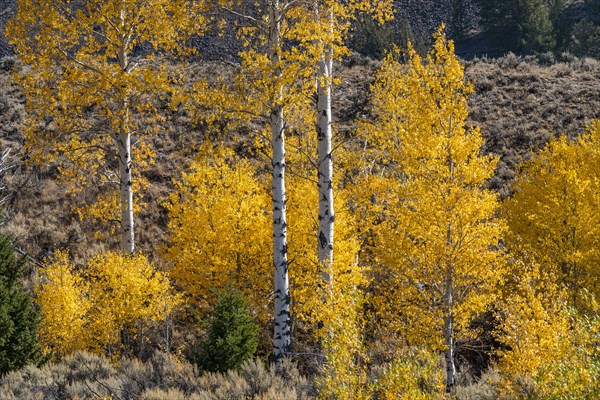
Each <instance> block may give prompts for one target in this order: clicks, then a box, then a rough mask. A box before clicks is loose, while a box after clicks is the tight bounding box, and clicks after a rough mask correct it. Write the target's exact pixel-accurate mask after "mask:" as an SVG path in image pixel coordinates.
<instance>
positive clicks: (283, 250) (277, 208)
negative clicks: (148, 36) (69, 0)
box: [269, 0, 291, 364]
mask: <svg viewBox="0 0 600 400" xmlns="http://www.w3.org/2000/svg"><path fill="white" fill-rule="evenodd" d="M271 7H272V9H271V15H270V17H271V26H270V30H271V31H270V38H269V39H270V43H269V44H270V47H271V54H270V55H271V63H272V65H273V66H274V76H273V79H274V80H275V82H276V85H278V86H279V87H278V88H277V92H276V95H275V97H276V98H274V99H272V103H271V134H272V139H271V145H272V152H273V169H272V171H273V177H272V179H273V266H274V271H275V279H274V289H275V290H274V292H275V328H274V334H273V356H274V359H275V363H276V364H277V363H278V362H279V360H281V358H282V357H285V356H286V355H287V354H288V353H289V351H290V345H291V320H290V286H289V279H288V259H287V217H286V201H287V199H286V191H285V121H284V117H283V105H282V97H283V92H282V88H281V86H280V82H281V74H282V72H281V67H280V66H279V63H280V60H281V59H280V55H279V50H280V49H279V48H280V43H281V42H280V41H281V14H280V7H279V1H278V0H274V1H273V2H272V3H271Z"/></svg>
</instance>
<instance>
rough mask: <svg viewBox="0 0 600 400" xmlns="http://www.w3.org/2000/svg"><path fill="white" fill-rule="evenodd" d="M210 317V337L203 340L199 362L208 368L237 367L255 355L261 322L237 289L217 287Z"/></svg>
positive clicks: (222, 369) (212, 369)
mask: <svg viewBox="0 0 600 400" xmlns="http://www.w3.org/2000/svg"><path fill="white" fill-rule="evenodd" d="M216 295H217V302H216V303H215V306H214V308H213V312H212V315H211V317H210V319H209V321H208V329H207V330H208V339H207V340H206V341H205V342H203V343H202V344H201V349H200V357H198V359H197V362H198V365H199V366H200V367H201V368H203V369H205V370H208V371H213V372H215V371H219V372H223V371H227V370H230V369H237V368H238V367H240V366H241V364H242V363H243V362H244V361H247V360H249V359H251V358H252V357H254V354H255V353H256V348H257V346H258V325H257V323H256V322H255V320H254V317H253V316H252V314H251V313H250V310H249V306H248V303H247V301H246V299H245V298H244V297H243V296H242V295H241V294H240V293H238V292H237V291H232V290H223V291H217V292H216Z"/></svg>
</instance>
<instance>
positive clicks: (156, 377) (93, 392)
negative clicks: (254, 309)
mask: <svg viewBox="0 0 600 400" xmlns="http://www.w3.org/2000/svg"><path fill="white" fill-rule="evenodd" d="M313 397H314V387H313V386H312V384H311V383H310V381H309V380H308V379H307V378H305V377H303V376H302V375H300V373H299V372H298V369H297V368H296V367H295V366H294V365H293V364H292V363H290V362H284V363H283V364H282V365H281V367H280V369H279V371H278V373H277V374H276V373H275V370H274V369H273V368H271V367H269V366H266V365H265V364H264V363H263V362H262V361H260V360H255V361H249V362H246V363H244V364H243V365H242V366H241V368H239V370H236V371H233V370H231V371H228V372H225V373H210V372H208V373H202V374H201V373H200V372H199V371H198V369H197V368H196V367H195V366H194V365H192V364H190V363H188V362H186V361H183V360H180V359H178V358H177V357H175V356H173V355H169V354H165V353H158V352H157V353H155V354H154V355H153V356H152V357H151V358H150V359H149V360H148V361H147V362H142V361H139V360H136V359H128V358H121V359H117V360H110V359H108V358H106V357H102V356H98V355H94V354H90V353H85V352H77V353H74V354H72V355H70V356H68V357H65V358H64V359H63V360H62V361H60V362H57V363H49V364H46V365H44V366H42V367H35V366H29V367H26V368H24V369H22V370H20V371H16V372H12V373H10V374H8V375H6V376H5V377H4V378H2V380H1V381H0V398H2V399H3V400H32V399H65V400H67V399H121V400H129V399H131V400H133V399H141V400H183V399H190V400H240V399H257V400H295V399H297V400H302V399H309V398H313Z"/></svg>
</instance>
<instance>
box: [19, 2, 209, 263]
mask: <svg viewBox="0 0 600 400" xmlns="http://www.w3.org/2000/svg"><path fill="white" fill-rule="evenodd" d="M201 8H202V2H195V3H193V4H192V3H191V2H189V1H187V0H175V1H167V0H125V1H117V0H102V1H91V0H84V1H78V2H76V1H69V0H57V1H54V0H52V1H50V0H24V1H20V2H19V4H18V8H17V12H16V15H15V17H14V18H13V19H12V20H11V21H10V23H9V25H8V27H7V34H8V36H9V37H10V39H11V43H12V44H13V45H14V46H15V49H16V52H17V54H18V56H19V57H20V59H21V60H22V61H23V63H24V64H25V65H26V68H24V69H23V70H22V72H21V73H20V74H19V76H18V80H19V82H20V84H21V85H22V86H23V89H24V92H25V95H26V98H27V103H26V111H27V120H26V129H25V137H26V139H27V145H26V151H27V152H28V153H29V154H30V155H31V158H32V160H33V161H34V162H37V163H48V162H49V161H50V162H53V161H56V162H58V163H59V171H60V173H61V176H62V179H63V182H66V183H67V185H68V186H70V187H71V189H72V190H73V191H75V192H76V191H80V190H82V189H83V188H86V189H97V191H98V192H101V194H102V193H105V194H107V193H108V194H109V195H112V194H110V193H109V191H110V190H113V191H114V189H118V192H119V194H118V195H116V194H115V195H114V196H115V197H111V198H110V199H108V200H107V199H106V198H104V199H100V201H99V202H98V203H97V204H96V206H95V209H93V208H92V210H90V211H89V212H88V213H87V214H88V215H91V216H96V217H99V219H101V220H104V221H115V220H116V221H119V225H120V228H119V230H120V241H121V250H122V251H123V252H126V253H132V252H133V251H134V249H135V241H134V210H135V205H134V201H133V198H134V191H135V190H136V189H138V190H139V189H140V188H142V187H143V186H144V182H143V180H141V178H140V177H139V172H140V169H143V168H144V166H146V165H148V163H149V162H150V159H151V156H152V151H151V149H150V148H149V146H148V144H147V142H146V140H147V138H145V136H147V135H148V134H149V133H151V132H148V131H146V132H144V131H142V129H143V126H144V125H147V124H151V123H152V122H157V120H158V119H160V118H159V117H158V109H157V104H156V100H158V99H159V98H160V97H161V96H162V94H163V93H165V92H166V91H167V90H169V88H170V81H169V76H168V75H169V74H168V72H167V70H166V62H165V61H163V60H162V58H161V55H162V54H165V53H170V54H175V53H179V52H181V51H182V47H181V41H182V40H183V39H182V37H181V35H182V34H185V33H187V32H189V31H190V30H192V29H194V30H195V31H196V32H200V31H201V30H200V28H201V27H203V26H204V19H203V17H202V15H201V14H198V13H197V11H199V10H200V9H201ZM192 14H197V15H199V17H198V18H195V19H194V21H196V22H195V26H192V19H190V18H189V16H190V15H192ZM142 48H144V50H142ZM139 117H142V118H141V119H143V120H144V122H145V124H141V123H140V122H139V119H140V118H139ZM115 153H116V154H115ZM134 158H135V162H134ZM116 165H118V167H116ZM134 166H135V167H136V168H135V169H137V171H134ZM115 169H116V171H115ZM117 198H118V199H119V200H118V201H116V199H117ZM114 207H118V208H119V209H120V213H119V215H116V214H117V213H115V211H116V210H115V209H114Z"/></svg>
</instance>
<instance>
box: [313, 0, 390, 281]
mask: <svg viewBox="0 0 600 400" xmlns="http://www.w3.org/2000/svg"><path fill="white" fill-rule="evenodd" d="M313 7H314V16H315V27H314V28H313V29H314V31H315V38H314V40H313V42H312V43H307V44H309V45H310V44H312V45H314V46H315V47H316V48H315V49H314V52H315V56H316V58H317V62H316V71H317V72H316V76H317V78H316V109H317V121H316V132H317V139H318V146H317V168H318V172H317V176H318V182H317V187H318V189H319V230H318V257H319V263H320V265H321V275H322V278H323V280H324V282H323V284H324V285H331V283H332V279H333V278H332V276H331V271H330V269H331V265H332V264H333V253H334V252H333V243H334V223H335V212H334V204H333V203H334V201H333V197H334V193H333V192H334V188H333V186H334V185H333V155H332V153H333V129H332V125H333V114H332V109H331V104H332V90H333V83H334V82H333V81H334V71H333V67H334V61H339V60H341V58H342V57H343V56H345V55H347V54H348V53H349V49H348V48H347V47H346V45H345V42H346V39H347V38H348V29H349V26H350V23H351V21H352V20H354V19H355V18H356V17H357V16H358V15H359V13H363V14H366V13H369V14H372V15H374V16H375V17H376V19H377V20H378V21H379V23H383V22H384V21H387V20H390V19H391V17H392V1H390V0H377V1H364V0H350V1H348V0H346V1H331V0H316V1H315V2H314V6H313Z"/></svg>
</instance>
